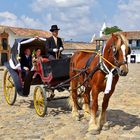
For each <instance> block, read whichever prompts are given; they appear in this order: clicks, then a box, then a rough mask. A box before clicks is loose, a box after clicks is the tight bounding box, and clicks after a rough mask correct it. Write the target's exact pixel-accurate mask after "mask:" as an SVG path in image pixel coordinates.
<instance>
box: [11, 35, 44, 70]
mask: <svg viewBox="0 0 140 140" xmlns="http://www.w3.org/2000/svg"><path fill="white" fill-rule="evenodd" d="M45 44H46V38H42V37H39V38H18V39H15V42H14V45H13V46H12V48H11V55H10V60H9V64H10V66H11V68H13V69H17V68H18V67H20V63H19V59H20V56H21V55H22V54H23V53H24V50H25V49H26V48H29V49H30V50H31V52H33V50H35V49H36V48H40V49H41V50H42V53H43V54H42V55H45Z"/></svg>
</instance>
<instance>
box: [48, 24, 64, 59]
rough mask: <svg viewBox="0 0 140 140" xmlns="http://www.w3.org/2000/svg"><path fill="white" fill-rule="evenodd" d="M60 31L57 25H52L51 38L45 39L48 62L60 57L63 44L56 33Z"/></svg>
mask: <svg viewBox="0 0 140 140" xmlns="http://www.w3.org/2000/svg"><path fill="white" fill-rule="evenodd" d="M59 30H60V29H59V28H58V27H57V25H52V26H51V29H50V31H51V32H52V36H51V37H49V38H47V41H46V53H47V54H46V55H47V57H48V58H49V60H55V59H58V58H59V57H60V54H61V52H62V51H63V49H64V48H63V43H62V40H61V38H59V37H58V31H59Z"/></svg>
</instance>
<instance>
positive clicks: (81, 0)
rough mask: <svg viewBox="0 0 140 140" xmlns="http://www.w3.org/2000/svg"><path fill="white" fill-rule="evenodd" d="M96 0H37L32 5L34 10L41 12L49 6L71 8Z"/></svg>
mask: <svg viewBox="0 0 140 140" xmlns="http://www.w3.org/2000/svg"><path fill="white" fill-rule="evenodd" d="M94 1H95V0H35V1H34V2H33V3H32V5H31V7H32V9H33V11H36V12H41V11H43V10H44V9H48V8H49V7H53V8H56V7H57V8H70V7H81V6H85V5H90V4H93V3H94Z"/></svg>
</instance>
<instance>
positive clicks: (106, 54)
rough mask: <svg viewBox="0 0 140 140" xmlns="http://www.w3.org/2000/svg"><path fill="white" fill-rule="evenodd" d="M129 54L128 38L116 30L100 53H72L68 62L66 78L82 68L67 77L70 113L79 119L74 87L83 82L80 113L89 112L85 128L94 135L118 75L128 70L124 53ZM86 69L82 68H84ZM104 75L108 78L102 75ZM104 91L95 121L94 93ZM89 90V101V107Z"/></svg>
mask: <svg viewBox="0 0 140 140" xmlns="http://www.w3.org/2000/svg"><path fill="white" fill-rule="evenodd" d="M129 53H130V48H129V47H128V40H127V39H126V37H125V36H124V35H122V34H120V33H117V34H112V35H111V37H110V38H109V39H108V40H107V43H106V46H105V47H104V50H103V52H102V55H100V54H98V53H97V54H96V55H94V53H90V52H83V51H80V52H76V53H75V54H74V55H73V56H72V58H71V62H70V64H71V65H70V78H72V77H73V76H75V75H76V74H77V73H78V72H79V71H78V70H80V71H82V70H83V71H84V72H83V73H82V74H80V76H79V77H78V78H72V80H71V96H70V97H71V99H72V104H71V105H72V115H73V117H75V118H76V119H79V117H80V116H79V112H78V100H77V87H78V85H79V84H82V83H83V81H85V82H84V86H85V91H84V94H83V98H84V116H86V115H87V114H90V116H91V119H90V122H89V128H88V131H92V132H93V133H94V134H97V133H99V132H100V130H101V129H102V127H103V126H104V125H105V123H106V109H107V107H108V103H109V99H110V97H111V95H112V94H113V92H114V90H115V86H116V84H117V82H118V79H119V76H126V75H127V73H128V64H127V55H128V54H129ZM85 69H86V70H85ZM107 76H108V80H106V77H107ZM102 91H105V94H104V97H103V102H102V111H101V114H100V116H99V119H98V121H97V117H96V115H97V111H98V95H99V93H100V92H102ZM90 93H91V98H92V104H91V107H90Z"/></svg>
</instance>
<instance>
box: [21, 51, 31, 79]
mask: <svg viewBox="0 0 140 140" xmlns="http://www.w3.org/2000/svg"><path fill="white" fill-rule="evenodd" d="M20 63H21V70H22V76H23V77H24V76H26V75H27V74H28V72H29V71H30V70H31V68H32V57H31V51H30V49H29V48H27V49H25V51H24V54H23V55H22V56H21V60H20Z"/></svg>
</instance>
